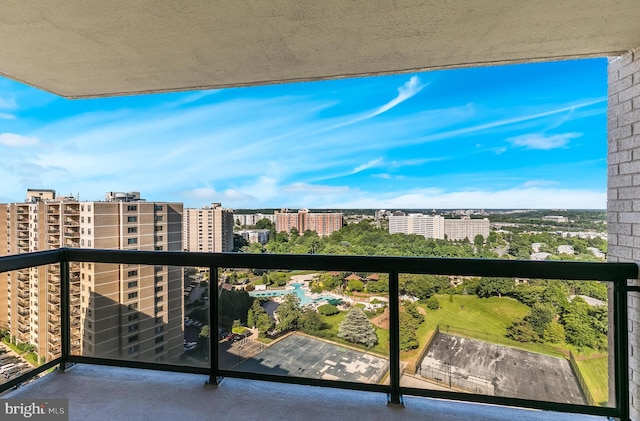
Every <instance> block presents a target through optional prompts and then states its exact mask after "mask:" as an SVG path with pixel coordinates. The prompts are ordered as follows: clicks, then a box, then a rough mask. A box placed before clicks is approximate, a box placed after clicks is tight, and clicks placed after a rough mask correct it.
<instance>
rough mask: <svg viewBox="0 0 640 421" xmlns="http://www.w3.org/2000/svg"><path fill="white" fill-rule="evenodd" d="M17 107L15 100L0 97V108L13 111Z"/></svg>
mask: <svg viewBox="0 0 640 421" xmlns="http://www.w3.org/2000/svg"><path fill="white" fill-rule="evenodd" d="M17 107H18V104H17V103H16V100H15V99H13V98H2V97H0V108H4V109H9V110H13V109H15V108H17Z"/></svg>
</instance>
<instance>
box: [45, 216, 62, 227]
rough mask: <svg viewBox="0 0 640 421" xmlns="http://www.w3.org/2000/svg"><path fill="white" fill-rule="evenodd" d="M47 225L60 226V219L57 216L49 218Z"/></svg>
mask: <svg viewBox="0 0 640 421" xmlns="http://www.w3.org/2000/svg"><path fill="white" fill-rule="evenodd" d="M47 224H50V225H60V217H59V216H51V215H49V217H48V218H47Z"/></svg>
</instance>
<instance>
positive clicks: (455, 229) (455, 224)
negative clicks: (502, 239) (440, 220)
mask: <svg viewBox="0 0 640 421" xmlns="http://www.w3.org/2000/svg"><path fill="white" fill-rule="evenodd" d="M490 231H491V228H490V225H489V220H488V219H487V218H483V219H471V218H469V217H468V216H463V217H462V218H461V219H445V220H444V233H445V235H446V236H447V239H448V240H464V239H465V238H466V239H468V240H469V241H473V240H474V238H476V236H477V235H482V237H483V238H484V239H485V241H486V239H487V237H489V232H490Z"/></svg>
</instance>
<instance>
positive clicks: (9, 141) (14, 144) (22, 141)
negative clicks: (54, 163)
mask: <svg viewBox="0 0 640 421" xmlns="http://www.w3.org/2000/svg"><path fill="white" fill-rule="evenodd" d="M39 144H40V141H39V140H38V138H36V137H29V136H22V135H19V134H15V133H0V145H4V146H8V147H10V148H21V147H26V146H37V145H39Z"/></svg>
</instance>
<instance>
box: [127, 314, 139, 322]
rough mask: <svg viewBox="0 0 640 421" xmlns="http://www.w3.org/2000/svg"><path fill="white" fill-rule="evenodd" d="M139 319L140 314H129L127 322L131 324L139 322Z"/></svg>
mask: <svg viewBox="0 0 640 421" xmlns="http://www.w3.org/2000/svg"><path fill="white" fill-rule="evenodd" d="M138 317H139V315H138V313H131V314H129V316H128V317H127V320H128V321H130V322H131V321H133V320H138Z"/></svg>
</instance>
